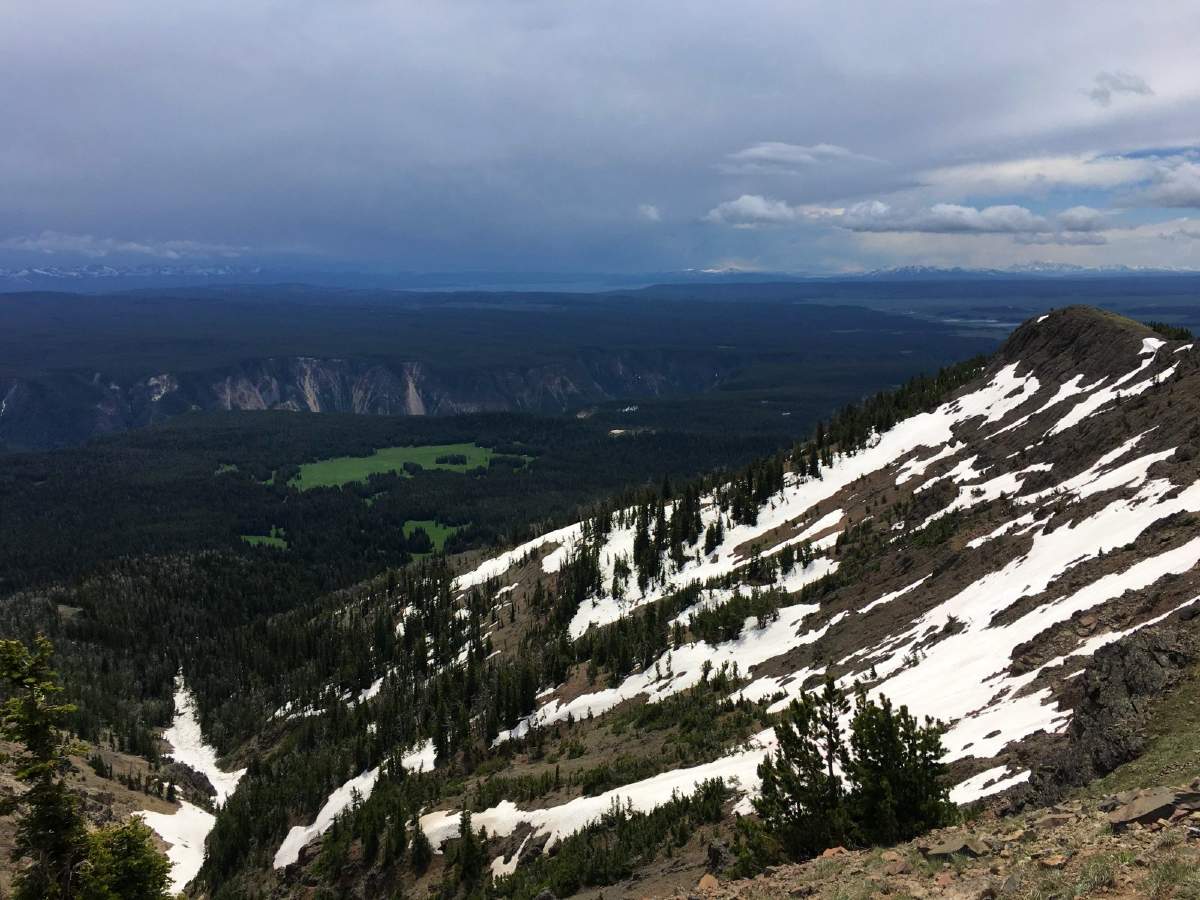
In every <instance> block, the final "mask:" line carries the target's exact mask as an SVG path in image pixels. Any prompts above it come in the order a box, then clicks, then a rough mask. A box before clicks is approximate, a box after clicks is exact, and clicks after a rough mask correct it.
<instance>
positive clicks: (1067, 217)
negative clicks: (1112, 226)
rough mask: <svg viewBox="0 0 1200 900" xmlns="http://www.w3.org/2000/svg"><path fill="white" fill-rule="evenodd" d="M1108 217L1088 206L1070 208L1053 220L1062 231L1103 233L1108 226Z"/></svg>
mask: <svg viewBox="0 0 1200 900" xmlns="http://www.w3.org/2000/svg"><path fill="white" fill-rule="evenodd" d="M1109 215H1110V214H1109V213H1107V212H1105V211H1103V210H1099V209H1093V208H1092V207H1090V206H1072V207H1071V208H1070V209H1064V210H1063V211H1062V212H1060V213H1059V214H1058V215H1057V216H1055V218H1056V219H1057V220H1058V224H1059V225H1060V226H1061V227H1062V228H1063V230H1064V231H1103V230H1104V229H1105V228H1107V227H1108V226H1109Z"/></svg>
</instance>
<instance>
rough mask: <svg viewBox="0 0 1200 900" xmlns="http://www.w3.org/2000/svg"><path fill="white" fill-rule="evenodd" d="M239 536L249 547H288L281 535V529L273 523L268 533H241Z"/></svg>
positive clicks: (283, 548) (281, 548)
mask: <svg viewBox="0 0 1200 900" xmlns="http://www.w3.org/2000/svg"><path fill="white" fill-rule="evenodd" d="M241 538H242V540H243V541H245V542H246V543H247V544H249V545H250V546H251V547H274V548H275V549H276V550H286V549H287V548H288V542H287V539H286V538H285V537H284V536H283V529H282V528H276V527H275V526H273V525H272V526H271V533H270V534H243V535H241Z"/></svg>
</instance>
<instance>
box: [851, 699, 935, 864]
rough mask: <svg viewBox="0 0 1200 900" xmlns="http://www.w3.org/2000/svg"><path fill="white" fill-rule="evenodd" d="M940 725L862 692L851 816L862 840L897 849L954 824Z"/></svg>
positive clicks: (854, 727)
mask: <svg viewBox="0 0 1200 900" xmlns="http://www.w3.org/2000/svg"><path fill="white" fill-rule="evenodd" d="M944 733H945V728H944V726H942V725H941V724H940V723H938V722H935V721H933V720H931V719H926V721H925V724H924V725H922V724H921V723H919V722H918V721H917V719H916V717H914V716H913V715H911V714H910V713H909V711H908V708H907V707H904V706H902V707H900V709H899V710H898V711H897V710H896V709H894V708H893V706H892V704H891V701H889V700H888V699H887V698H886V697H882V698H880V701H879V703H875V702H873V701H871V700H868V699H867V697H866V695H865V693H864V692H863V691H861V690H860V691H859V694H858V700H857V703H856V706H855V711H854V718H853V720H852V722H851V734H850V746H851V750H852V758H851V762H850V765H849V766H848V767H847V769H846V774H847V778H848V779H849V781H850V803H851V807H852V809H851V814H852V816H853V818H854V821H855V823H856V828H857V831H858V833H859V836H860V840H862V841H864V842H866V843H869V844H892V843H895V842H897V841H906V840H911V839H912V838H914V837H916V836H917V835H919V834H922V833H923V832H925V831H928V830H929V829H930V828H936V827H938V826H940V825H945V824H948V823H950V822H952V821H953V820H954V817H955V816H956V814H957V810H956V808H955V806H954V804H952V803H951V802H950V798H949V790H948V788H947V787H946V786H945V784H944V783H943V779H942V776H943V775H944V773H945V765H944V764H943V763H942V757H943V756H944V755H945V750H944V748H943V746H942V735H943V734H944Z"/></svg>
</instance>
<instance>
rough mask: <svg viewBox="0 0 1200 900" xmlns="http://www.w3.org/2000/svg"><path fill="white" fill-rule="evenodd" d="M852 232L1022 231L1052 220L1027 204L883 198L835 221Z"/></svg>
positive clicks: (1041, 227) (1045, 227)
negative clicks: (901, 206)
mask: <svg viewBox="0 0 1200 900" xmlns="http://www.w3.org/2000/svg"><path fill="white" fill-rule="evenodd" d="M834 223H835V224H836V225H838V226H839V227H840V228H847V229H849V230H851V231H917V232H928V233H932V234H1018V233H1034V232H1042V231H1049V230H1051V227H1050V225H1049V223H1048V222H1047V221H1046V220H1045V219H1044V218H1043V217H1041V216H1039V215H1037V214H1036V213H1033V212H1031V211H1030V210H1028V209H1026V208H1025V207H1023V206H1017V205H1015V204H1003V205H1000V206H987V207H984V208H983V209H976V208H975V207H973V206H959V205H958V204H955V203H935V204H934V205H933V206H930V207H928V208H927V209H918V210H914V211H904V210H898V209H895V208H893V207H891V206H889V205H888V204H886V203H883V202H881V201H879V200H871V201H868V202H866V203H856V204H855V205H854V206H851V207H850V208H849V209H847V210H846V211H845V213H844V214H843V215H841V216H839V217H838V218H837V219H835V220H834Z"/></svg>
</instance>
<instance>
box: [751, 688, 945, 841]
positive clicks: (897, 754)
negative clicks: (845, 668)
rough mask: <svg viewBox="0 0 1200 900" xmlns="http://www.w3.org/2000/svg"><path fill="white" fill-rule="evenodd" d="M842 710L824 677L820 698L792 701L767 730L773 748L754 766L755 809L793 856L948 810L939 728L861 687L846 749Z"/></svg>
mask: <svg viewBox="0 0 1200 900" xmlns="http://www.w3.org/2000/svg"><path fill="white" fill-rule="evenodd" d="M849 712H850V704H849V702H848V701H847V700H846V699H845V698H844V697H843V696H842V694H841V692H840V691H838V689H837V687H836V685H835V684H834V682H833V680H832V679H827V680H826V682H825V687H824V689H823V690H822V691H821V693H820V694H819V695H812V694H807V693H806V694H804V695H803V696H802V697H801V698H800V699H799V700H798V701H794V702H793V703H792V705H791V707H790V708H789V710H788V713H787V715H786V716H785V718H784V720H783V721H782V722H781V723H780V724H779V725H778V726H777V727H776V729H775V734H776V737H777V738H778V740H779V751H778V753H777V754H776V755H775V756H774V757H769V758H768V759H766V760H765V761H764V762H763V763H762V764H761V765H760V766H759V769H758V771H759V775H760V777H761V778H762V788H761V793H760V796H759V797H758V798H757V799H756V800H755V801H754V806H755V809H756V810H757V812H758V814H759V815H760V816H761V817H762V819H763V824H764V825H765V826H766V829H767V833H768V835H769V836H770V837H771V838H772V839H774V840H776V841H778V843H779V845H780V846H781V847H782V848H783V850H784V852H785V853H786V854H787V855H789V856H791V857H793V858H797V859H803V858H807V857H811V856H815V855H817V854H818V853H820V852H821V851H822V850H824V849H825V848H827V847H831V846H834V845H835V844H859V845H877V844H893V843H896V842H898V841H905V840H911V839H912V838H914V837H916V836H918V835H920V834H923V833H924V832H926V831H928V830H929V829H931V828H937V827H940V826H942V825H947V824H949V823H951V822H953V821H954V819H955V816H956V815H957V809H956V807H955V806H954V804H953V803H951V802H950V799H949V790H948V788H947V787H946V785H945V783H944V777H943V776H944V774H945V766H944V765H943V763H942V757H943V756H944V755H945V750H944V748H943V747H942V734H943V733H944V726H942V725H941V724H940V723H938V722H935V721H933V720H931V719H926V720H925V722H924V724H922V723H920V722H918V721H917V719H916V718H915V717H914V716H913V715H911V714H910V713H909V712H908V709H907V708H905V707H901V708H900V709H899V711H897V710H896V709H895V708H894V707H893V706H892V704H891V702H890V701H889V700H887V699H886V698H882V699H881V700H880V701H879V702H878V703H876V702H875V701H873V700H870V699H868V698H867V696H866V694H865V693H864V692H863V691H862V690H861V689H860V691H859V693H858V700H857V703H856V705H855V709H854V715H853V717H852V718H851V719H850V733H849V736H848V746H847V735H846V734H845V733H844V729H843V725H842V723H843V721H844V719H845V718H846V716H847V715H848V713H849ZM843 775H844V778H845V781H843ZM751 849H754V848H751ZM743 855H746V854H743Z"/></svg>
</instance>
